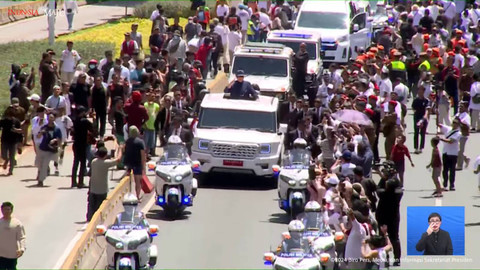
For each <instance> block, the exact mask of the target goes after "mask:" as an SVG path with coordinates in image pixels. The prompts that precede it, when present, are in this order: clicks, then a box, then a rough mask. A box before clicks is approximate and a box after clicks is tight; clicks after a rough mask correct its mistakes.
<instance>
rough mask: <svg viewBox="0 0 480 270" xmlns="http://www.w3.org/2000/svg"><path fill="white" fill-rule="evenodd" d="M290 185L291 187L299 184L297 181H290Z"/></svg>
mask: <svg viewBox="0 0 480 270" xmlns="http://www.w3.org/2000/svg"><path fill="white" fill-rule="evenodd" d="M288 184H289V185H290V186H295V185H296V184H297V181H295V180H288Z"/></svg>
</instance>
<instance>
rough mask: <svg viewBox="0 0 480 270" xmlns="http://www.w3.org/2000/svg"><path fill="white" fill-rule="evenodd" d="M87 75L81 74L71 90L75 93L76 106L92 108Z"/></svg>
mask: <svg viewBox="0 0 480 270" xmlns="http://www.w3.org/2000/svg"><path fill="white" fill-rule="evenodd" d="M86 79H87V75H86V74H84V73H83V74H80V75H79V76H78V79H77V83H75V84H72V86H71V87H70V92H71V93H72V94H73V101H74V103H75V107H77V108H78V107H79V106H83V107H85V108H86V109H87V110H88V109H89V108H90V96H91V93H90V89H89V87H88V85H87V83H86Z"/></svg>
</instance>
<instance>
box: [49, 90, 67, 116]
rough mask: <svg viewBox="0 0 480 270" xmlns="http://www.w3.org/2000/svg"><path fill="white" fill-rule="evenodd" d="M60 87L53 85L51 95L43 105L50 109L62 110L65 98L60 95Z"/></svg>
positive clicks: (64, 105)
mask: <svg viewBox="0 0 480 270" xmlns="http://www.w3.org/2000/svg"><path fill="white" fill-rule="evenodd" d="M61 94H62V89H61V88H60V86H58V85H55V86H54V87H53V95H51V96H50V97H48V98H47V101H46V102H45V107H47V108H48V109H50V110H53V111H56V112H60V111H63V110H64V109H65V107H66V103H65V98H64V97H63V96H62V95H61Z"/></svg>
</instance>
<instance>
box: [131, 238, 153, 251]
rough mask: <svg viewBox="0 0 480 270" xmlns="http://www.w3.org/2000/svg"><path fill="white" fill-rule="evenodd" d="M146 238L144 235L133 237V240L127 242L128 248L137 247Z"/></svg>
mask: <svg viewBox="0 0 480 270" xmlns="http://www.w3.org/2000/svg"><path fill="white" fill-rule="evenodd" d="M147 240H148V237H147V236H144V237H142V238H140V239H135V240H133V241H130V242H128V249H130V250H133V249H137V247H138V246H140V245H141V244H143V243H145V242H147Z"/></svg>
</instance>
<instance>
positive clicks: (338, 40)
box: [337, 35, 348, 43]
mask: <svg viewBox="0 0 480 270" xmlns="http://www.w3.org/2000/svg"><path fill="white" fill-rule="evenodd" d="M347 40H348V35H345V36H341V37H339V38H338V39H337V43H342V42H345V41H347Z"/></svg>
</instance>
